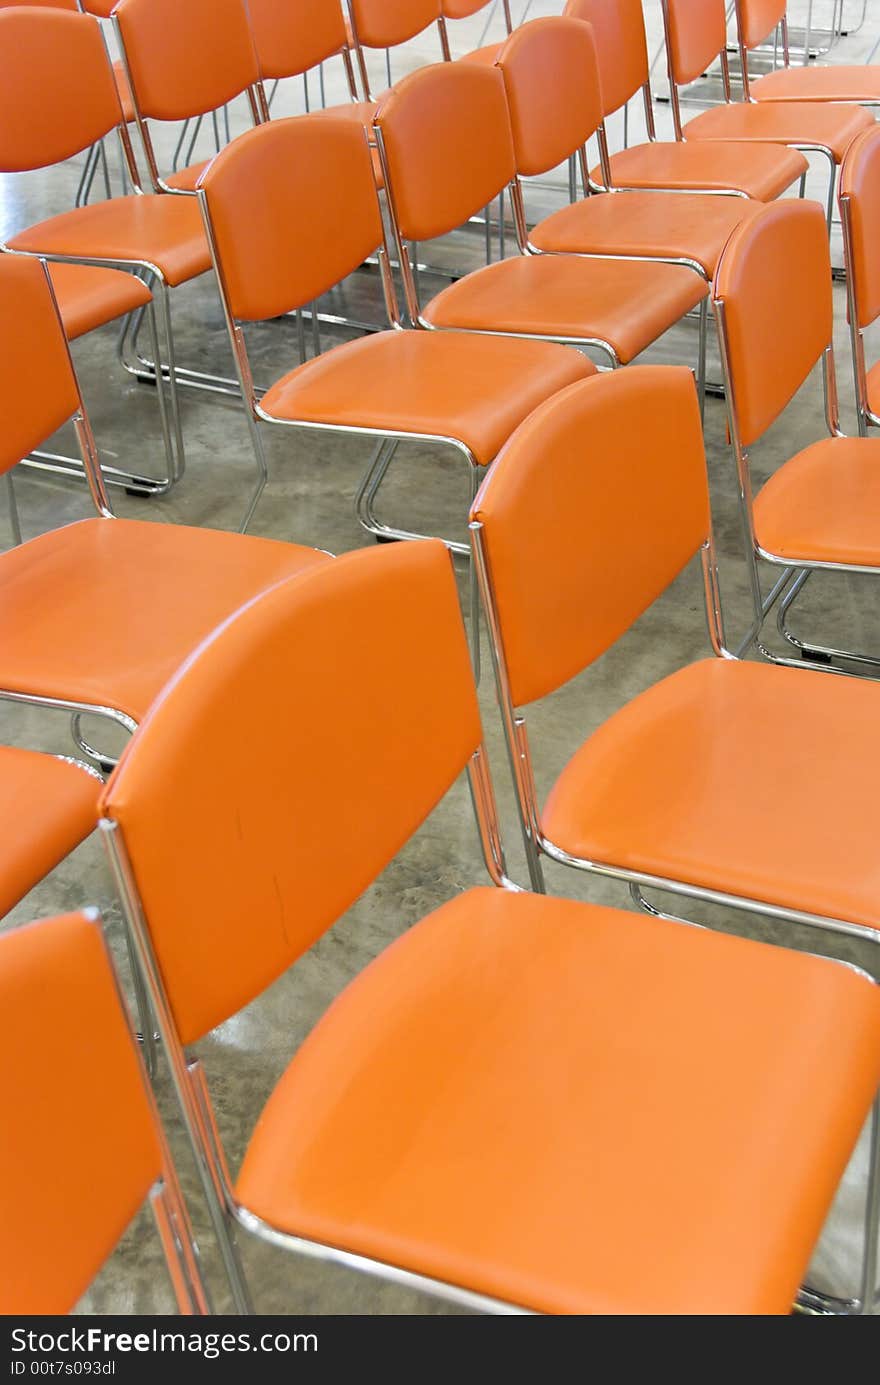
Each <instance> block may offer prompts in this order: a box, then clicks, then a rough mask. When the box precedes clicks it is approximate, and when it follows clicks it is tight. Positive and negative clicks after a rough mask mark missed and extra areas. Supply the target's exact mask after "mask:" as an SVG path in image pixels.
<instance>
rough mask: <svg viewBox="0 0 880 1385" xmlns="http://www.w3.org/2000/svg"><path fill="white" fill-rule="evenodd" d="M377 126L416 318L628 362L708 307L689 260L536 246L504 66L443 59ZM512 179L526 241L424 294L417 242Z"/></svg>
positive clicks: (408, 84)
mask: <svg viewBox="0 0 880 1385" xmlns="http://www.w3.org/2000/svg"><path fill="white" fill-rule="evenodd" d="M375 130H376V135H377V142H378V145H379V156H380V158H381V160H382V167H383V172H384V176H385V191H386V196H387V198H388V206H389V210H390V213H391V220H392V225H393V228H394V236H395V242H396V246H397V252H398V259H399V262H400V266H401V274H402V278H403V285H404V291H405V294H406V304H407V311H408V313H409V316H410V319H411V320H412V322H413V323H414V324H418V325H419V326H421V327H425V328H429V329H441V330H442V329H448V328H459V329H461V328H464V329H466V330H469V331H474V332H483V333H490V334H491V333H494V334H499V335H507V336H519V337H527V338H529V337H531V338H534V337H538V338H541V339H545V340H546V339H550V340H555V341H561V342H569V343H576V344H577V345H579V346H583V347H590V348H592V349H594V350H596V351H597V352H599V353H601V355H602V357H603V358H604V360H605V361H607V362H608V364H609V365H611V366H617V365H623V364H625V363H626V362H628V361H631V360H632V359H633V357H635V356H637V355H638V354H639V353H640V352H641V351H643V350H644V349H645V347H647V346H650V345H651V343H652V342H654V341H656V340H657V338H658V337H660V336H662V335H663V333H664V332H666V331H667V330H668V329H669V328H670V327H672V326H673V325H674V324H675V323H676V322H678V321H679V320H680V319H681V318H682V317H683V316H684V315H685V314H686V313H688V312H689V311H690V310H691V309H693V308H697V307H700V308H701V311H702V312H704V311H705V307H704V300H705V297H706V285H705V282H704V281H703V280H702V278H701V277H700V276H698V275H696V274H694V273H693V272H692V271H691V270H690V269H688V268H685V267H683V266H680V265H668V264H656V263H650V262H646V261H640V260H635V259H633V260H623V259H611V258H583V257H581V256H578V255H544V254H540V255H535V254H531V253H529V248H528V245H527V244H525V243H524V241H523V239H522V227H523V224H524V217H523V214H522V205H521V202H522V194H521V189H520V186H519V183H518V180H517V170H516V156H515V152H514V141H513V133H512V130H511V122H510V115H509V112H508V107H507V99H506V96H505V90H504V81H503V78H502V76H501V73H500V72H499V71H498V70H497V69H496V68H493V67H484V66H481V65H476V64H470V63H438V64H435V65H433V66H431V67H425V68H422V69H421V70H420V71H418V72H413V73H411V74H410V76H408V77H404V78H403V80H402V81H401V82H399V83H398V84H397V86H396V87H395V88H394V90H393V91H391V92H389V93H388V96H387V97H386V98H385V100H383V101H382V102H381V103H380V106H379V112H378V115H377V117H376V122H375ZM474 130H479V131H480V138H479V139H478V140H477V139H474V137H473V131H474ZM508 189H509V192H510V196H511V199H512V204H513V207H514V210H515V219H516V224H517V227H518V230H519V233H520V250H521V251H522V253H521V254H519V255H516V256H514V257H513V258H510V259H503V260H499V261H496V262H495V263H494V264H491V265H486V266H485V267H483V268H481V269H478V270H475V271H474V272H473V273H471V274H467V275H465V276H464V278H462V279H459V280H458V282H457V283H453V284H451V285H450V286H449V287H448V288H445V289H443V290H442V291H441V292H440V293H438V294H437V295H435V297H434V298H432V299H431V301H430V302H429V303H427V304H425V305H424V306H423V305H422V304H421V302H420V298H419V286H418V282H417V279H416V276H415V274H414V273H413V266H412V262H411V259H410V255H409V250H408V245H407V242H412V241H423V240H431V239H433V238H435V237H437V236H443V235H446V234H447V233H448V232H451V231H454V230H456V229H457V228H458V227H459V226H461V225H462V224H463V223H464V222H466V221H467V219H468V218H469V217H470V216H473V215H474V214H475V213H477V212H478V211H480V209H481V208H482V207H484V206H486V205H488V204H489V203H490V202H491V201H492V200H493V199H494V198H495V197H497V196H498V195H499V193H501V192H503V191H506V190H508ZM702 339H703V334H702V333H701V343H702ZM700 357H701V361H700V373H701V374H702V350H701V352H700Z"/></svg>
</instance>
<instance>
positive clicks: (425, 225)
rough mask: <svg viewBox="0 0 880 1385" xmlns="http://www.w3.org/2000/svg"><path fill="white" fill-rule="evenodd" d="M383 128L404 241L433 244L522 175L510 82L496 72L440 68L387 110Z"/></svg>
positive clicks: (386, 103)
mask: <svg viewBox="0 0 880 1385" xmlns="http://www.w3.org/2000/svg"><path fill="white" fill-rule="evenodd" d="M375 123H376V127H377V128H378V130H379V131H380V132H381V138H382V141H383V145H384V148H385V153H386V157H387V161H388V175H389V181H390V184H391V194H392V196H393V200H394V207H395V211H396V214H397V222H398V226H399V228H400V231H401V233H402V235H403V236H404V237H405V239H407V240H415V241H419V240H431V239H432V237H434V236H442V235H445V234H446V233H447V231H453V230H455V229H456V227H458V226H461V225H462V224H463V223H464V222H466V221H467V220H468V218H469V217H471V216H473V215H474V214H475V213H476V212H478V211H480V210H481V209H482V208H483V207H485V206H486V205H487V203H489V202H491V201H492V199H493V197H497V196H498V194H499V192H501V190H502V189H503V188H505V187H506V186H507V184H508V183H509V182H510V181H511V179H512V178H513V177H514V175H515V173H516V160H515V157H514V150H513V134H512V132H511V128H510V114H509V112H508V109H507V98H506V96H505V94H504V81H503V78H502V76H501V73H500V72H499V71H498V69H497V68H494V67H480V66H478V65H477V64H471V63H434V64H433V65H432V66H430V67H423V68H420V69H419V71H418V72H413V73H411V74H410V75H409V76H408V77H404V78H403V80H402V81H400V82H398V83H397V85H396V86H395V87H393V88H392V90H391V91H390V92H389V93H388V95H387V96H386V97H385V99H384V100H383V101H382V102H381V103H380V106H379V110H378V113H377V116H376V122H375Z"/></svg>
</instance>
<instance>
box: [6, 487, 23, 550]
mask: <svg viewBox="0 0 880 1385" xmlns="http://www.w3.org/2000/svg"><path fill="white" fill-rule="evenodd" d="M6 498H7V501H8V505H9V527H10V529H11V530H12V542H13V544H14V545H15V547H16V548H17V547H18V545H19V544H20V543H21V522H20V520H19V517H18V501H17V500H16V498H15V486H14V484H13V481H12V472H11V471H7V473H6Z"/></svg>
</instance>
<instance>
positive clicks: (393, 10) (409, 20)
mask: <svg viewBox="0 0 880 1385" xmlns="http://www.w3.org/2000/svg"><path fill="white" fill-rule="evenodd" d="M346 4H347V9H348V17H349V23H350V28H351V33H350V38H351V45H352V47H353V49H354V52H355V56H356V57H357V64H358V71H359V72H360V78H361V86H362V88H363V95H364V100H365V101H373V100H375V97H374V94H373V90H372V87H371V85H370V74H369V72H368V70H367V60H366V54H365V52H364V49H373V48H384V49H385V68H386V76H387V79H388V85H389V86H390V85H391V82H392V76H391V57H390V53H389V50H390V49H392V48H398V47H399V46H400V45H401V44H402V43H408V42H409V41H410V39H414V38H416V37H417V36H418V35H419V34H423V33H425V31H426V30H427V29H430V28H431V27H432V26H433V25H436V26H437V35H438V38H439V41H440V54H441V57H443V59H444V60H445V61H447V62H448V61H449V56H450V55H449V41H448V39H447V37H446V20H445V19H444V16H443V10H442V7H441V0H346Z"/></svg>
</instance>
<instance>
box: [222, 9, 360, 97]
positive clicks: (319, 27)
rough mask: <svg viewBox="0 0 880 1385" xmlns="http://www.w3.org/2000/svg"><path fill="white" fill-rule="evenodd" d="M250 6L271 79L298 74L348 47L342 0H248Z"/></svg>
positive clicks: (264, 72) (257, 44)
mask: <svg viewBox="0 0 880 1385" xmlns="http://www.w3.org/2000/svg"><path fill="white" fill-rule="evenodd" d="M247 6H248V12H249V14H250V21H251V30H252V32H253V36H254V47H255V48H256V50H257V59H258V61H259V64H260V72H261V73H262V75H263V77H264V78H266V79H267V80H270V81H275V80H276V79H278V80H280V79H282V78H284V77H298V76H300V74H301V73H303V72H308V71H309V70H310V68H313V67H317V66H318V64H319V63H322V62H326V61H327V60H328V59H329V58H335V57H338V56H340V55H341V54H343V53H344V52H345V51H346V50H347V48H348V34H347V32H346V28H345V17H344V15H343V13H342V6H341V4H340V0H296V3H295V4H292V3H291V0H247Z"/></svg>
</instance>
